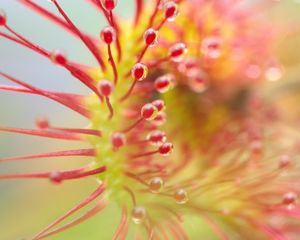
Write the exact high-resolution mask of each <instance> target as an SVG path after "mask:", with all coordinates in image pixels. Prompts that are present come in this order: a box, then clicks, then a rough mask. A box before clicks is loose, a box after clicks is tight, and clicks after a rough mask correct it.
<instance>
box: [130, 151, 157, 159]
mask: <svg viewBox="0 0 300 240" xmlns="http://www.w3.org/2000/svg"><path fill="white" fill-rule="evenodd" d="M158 152H159V151H158V150H155V151H150V152H145V153H139V154H135V155H132V156H131V157H132V158H141V157H146V156H150V155H153V154H156V153H158Z"/></svg>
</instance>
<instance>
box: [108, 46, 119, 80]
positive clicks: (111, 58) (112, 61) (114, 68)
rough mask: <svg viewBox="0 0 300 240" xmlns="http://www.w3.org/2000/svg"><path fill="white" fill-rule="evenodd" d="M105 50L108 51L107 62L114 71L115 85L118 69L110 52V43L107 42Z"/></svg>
mask: <svg viewBox="0 0 300 240" xmlns="http://www.w3.org/2000/svg"><path fill="white" fill-rule="evenodd" d="M107 52H108V58H109V62H110V64H111V66H112V69H113V72H114V84H115V85H116V84H117V83H118V70H117V66H116V63H115V61H114V57H113V55H112V52H111V45H110V44H107Z"/></svg>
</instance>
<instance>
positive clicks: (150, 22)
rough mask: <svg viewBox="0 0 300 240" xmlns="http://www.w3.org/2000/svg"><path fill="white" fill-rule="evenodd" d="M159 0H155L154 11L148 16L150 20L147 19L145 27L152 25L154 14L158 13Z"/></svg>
mask: <svg viewBox="0 0 300 240" xmlns="http://www.w3.org/2000/svg"><path fill="white" fill-rule="evenodd" d="M160 2H161V0H157V2H156V5H155V7H154V11H153V13H152V15H151V17H150V20H149V23H148V26H147V29H148V28H150V27H152V25H153V23H154V19H155V17H156V15H157V13H158V10H159V5H160Z"/></svg>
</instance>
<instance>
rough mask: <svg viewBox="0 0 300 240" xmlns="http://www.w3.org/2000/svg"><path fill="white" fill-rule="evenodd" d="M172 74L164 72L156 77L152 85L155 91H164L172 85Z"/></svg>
mask: <svg viewBox="0 0 300 240" xmlns="http://www.w3.org/2000/svg"><path fill="white" fill-rule="evenodd" d="M173 79H174V76H173V75H171V74H166V75H163V76H161V77H158V78H157V79H156V80H155V82H154V87H155V89H156V91H158V92H160V93H166V92H168V91H169V90H171V89H172V88H173V87H174V81H173Z"/></svg>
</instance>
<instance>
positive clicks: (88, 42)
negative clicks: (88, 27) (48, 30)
mask: <svg viewBox="0 0 300 240" xmlns="http://www.w3.org/2000/svg"><path fill="white" fill-rule="evenodd" d="M52 2H53V3H54V5H55V6H56V8H57V10H58V11H59V13H60V14H61V15H62V16H63V18H64V19H65V20H66V21H67V23H68V24H69V25H70V27H71V28H72V29H73V31H74V32H75V33H76V34H77V35H78V37H79V38H80V39H81V40H82V42H83V43H84V44H85V46H86V47H87V48H88V49H89V50H90V52H91V53H92V54H93V55H94V57H95V58H96V60H97V61H98V63H99V66H100V67H101V69H102V70H103V71H105V70H106V67H105V64H104V61H103V59H102V58H101V56H100V54H99V49H98V48H97V47H96V46H95V45H94V43H93V42H92V41H91V39H89V38H88V37H87V36H85V35H84V34H83V33H82V32H81V31H80V30H79V29H78V28H77V27H76V26H75V25H74V23H73V22H72V21H71V20H70V18H69V17H68V16H67V14H66V13H65V12H64V10H63V9H62V8H61V7H60V5H59V4H58V2H57V0H52Z"/></svg>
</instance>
